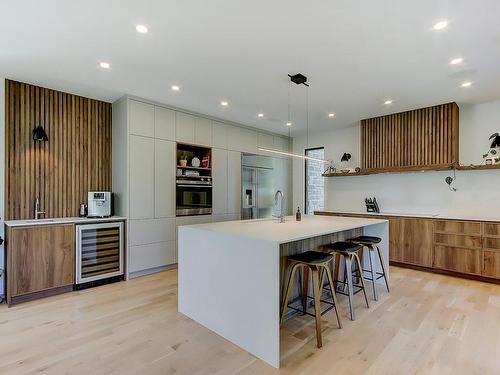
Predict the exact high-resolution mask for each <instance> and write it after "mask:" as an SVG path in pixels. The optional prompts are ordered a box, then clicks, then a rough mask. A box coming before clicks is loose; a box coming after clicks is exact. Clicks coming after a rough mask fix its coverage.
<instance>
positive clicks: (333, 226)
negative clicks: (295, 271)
mask: <svg viewBox="0 0 500 375" xmlns="http://www.w3.org/2000/svg"><path fill="white" fill-rule="evenodd" d="M382 223H387V220H384V219H365V218H350V217H332V216H310V215H307V216H306V215H304V216H303V217H302V221H295V216H287V217H286V221H285V223H279V222H278V220H277V219H256V220H238V221H226V222H220V223H207V224H194V225H185V226H181V227H180V229H181V230H182V228H188V229H189V228H197V229H203V230H208V231H211V232H218V233H221V234H227V235H234V236H241V237H247V238H251V239H256V240H263V241H272V242H277V243H286V242H292V241H299V240H303V239H306V238H312V237H318V236H322V235H325V234H330V233H336V232H343V231H346V230H351V229H355V228H361V227H366V226H370V225H374V224H382Z"/></svg>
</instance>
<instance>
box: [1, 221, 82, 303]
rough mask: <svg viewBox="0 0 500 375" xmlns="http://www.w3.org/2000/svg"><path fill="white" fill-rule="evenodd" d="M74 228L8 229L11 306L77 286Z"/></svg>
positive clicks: (32, 227)
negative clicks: (34, 297)
mask: <svg viewBox="0 0 500 375" xmlns="http://www.w3.org/2000/svg"><path fill="white" fill-rule="evenodd" d="M74 261H75V244H74V226H73V225H72V224H69V225H37V226H31V227H13V228H8V229H7V242H6V262H7V270H8V272H7V302H8V303H9V304H12V303H16V302H21V301H23V300H29V299H31V298H30V297H29V296H30V295H33V293H37V292H42V293H43V292H45V293H46V294H47V295H49V294H55V293H54V291H56V290H61V289H62V288H66V289H68V290H65V291H69V290H71V289H72V285H73V283H74Z"/></svg>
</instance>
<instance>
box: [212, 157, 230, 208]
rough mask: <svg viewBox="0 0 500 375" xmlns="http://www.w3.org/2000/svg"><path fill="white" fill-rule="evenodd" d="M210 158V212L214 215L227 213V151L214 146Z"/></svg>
mask: <svg viewBox="0 0 500 375" xmlns="http://www.w3.org/2000/svg"><path fill="white" fill-rule="evenodd" d="M212 160H213V163H212V177H213V187H212V194H213V197H212V199H213V207H212V213H213V214H214V215H220V214H225V213H227V202H228V183H227V182H228V181H227V175H228V168H227V151H226V150H221V149H218V148H214V149H213V150H212Z"/></svg>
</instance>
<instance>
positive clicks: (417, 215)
mask: <svg viewBox="0 0 500 375" xmlns="http://www.w3.org/2000/svg"><path fill="white" fill-rule="evenodd" d="M316 213H317V214H319V215H321V213H327V214H339V215H368V216H373V217H379V216H381V217H385V216H397V217H415V218H423V219H443V220H465V221H491V222H500V217H487V216H486V217H485V216H475V215H443V214H422V213H405V212H380V213H377V212H366V211H365V212H361V211H325V210H323V211H316Z"/></svg>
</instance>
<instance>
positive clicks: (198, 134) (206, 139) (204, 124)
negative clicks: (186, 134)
mask: <svg viewBox="0 0 500 375" xmlns="http://www.w3.org/2000/svg"><path fill="white" fill-rule="evenodd" d="M194 143H195V144H196V145H202V146H212V121H211V120H208V119H206V118H203V117H196V118H195V129H194Z"/></svg>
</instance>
